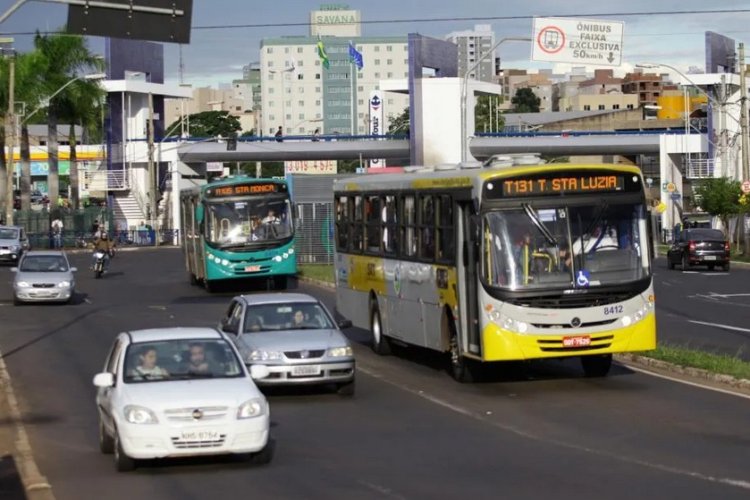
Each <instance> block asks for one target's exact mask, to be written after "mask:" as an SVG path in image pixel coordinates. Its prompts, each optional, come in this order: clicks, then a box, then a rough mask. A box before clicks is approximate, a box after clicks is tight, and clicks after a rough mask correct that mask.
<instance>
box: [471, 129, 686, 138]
mask: <svg viewBox="0 0 750 500" xmlns="http://www.w3.org/2000/svg"><path fill="white" fill-rule="evenodd" d="M693 133H695V131H693ZM662 134H670V135H672V134H673V135H683V134H685V128H684V127H681V128H657V129H644V130H559V131H545V132H521V131H518V132H477V133H475V134H474V136H475V137H586V136H593V135H662Z"/></svg>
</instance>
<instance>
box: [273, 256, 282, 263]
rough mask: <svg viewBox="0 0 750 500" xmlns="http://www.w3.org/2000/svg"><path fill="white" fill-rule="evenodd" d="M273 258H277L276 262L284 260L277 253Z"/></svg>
mask: <svg viewBox="0 0 750 500" xmlns="http://www.w3.org/2000/svg"><path fill="white" fill-rule="evenodd" d="M273 260H275V261H276V262H281V260H282V259H281V255H277V256H276V257H274V258H273Z"/></svg>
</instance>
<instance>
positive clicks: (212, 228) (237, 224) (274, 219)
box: [206, 197, 293, 248]
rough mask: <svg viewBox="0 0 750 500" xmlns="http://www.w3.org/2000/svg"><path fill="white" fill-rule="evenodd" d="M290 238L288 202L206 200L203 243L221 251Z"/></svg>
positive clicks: (278, 198) (290, 219) (261, 199)
mask: <svg viewBox="0 0 750 500" xmlns="http://www.w3.org/2000/svg"><path fill="white" fill-rule="evenodd" d="M292 234H293V227H292V217H291V210H290V205H289V199H288V198H286V197H273V198H269V197H254V198H245V199H240V200H231V201H229V200H217V201H212V200H208V201H207V203H206V241H207V242H209V243H211V244H214V245H217V246H219V247H222V248H227V247H242V246H256V245H258V244H263V243H264V242H265V243H268V242H276V241H279V240H284V239H287V238H289V237H291V236H292Z"/></svg>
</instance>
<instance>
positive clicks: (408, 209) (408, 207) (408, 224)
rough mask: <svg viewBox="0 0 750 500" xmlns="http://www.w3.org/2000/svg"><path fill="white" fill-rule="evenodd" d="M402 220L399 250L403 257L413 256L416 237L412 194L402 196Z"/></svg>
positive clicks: (415, 219)
mask: <svg viewBox="0 0 750 500" xmlns="http://www.w3.org/2000/svg"><path fill="white" fill-rule="evenodd" d="M402 206H403V207H404V208H403V216H402V218H401V220H402V222H403V226H402V229H401V230H402V233H401V234H402V237H401V244H402V247H401V252H402V254H403V255H404V256H405V257H414V256H415V255H417V237H416V228H415V226H416V223H417V216H416V208H415V203H414V195H412V194H409V195H405V196H404V197H403V203H402Z"/></svg>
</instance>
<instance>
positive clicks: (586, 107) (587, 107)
mask: <svg viewBox="0 0 750 500" xmlns="http://www.w3.org/2000/svg"><path fill="white" fill-rule="evenodd" d="M583 110H584V111H591V106H589V105H588V104H584V105H583Z"/></svg>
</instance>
